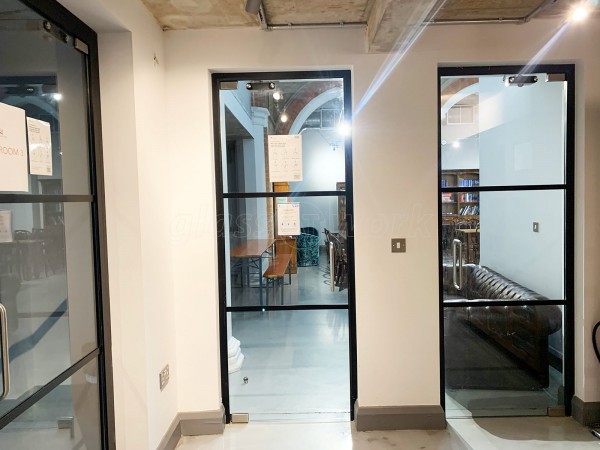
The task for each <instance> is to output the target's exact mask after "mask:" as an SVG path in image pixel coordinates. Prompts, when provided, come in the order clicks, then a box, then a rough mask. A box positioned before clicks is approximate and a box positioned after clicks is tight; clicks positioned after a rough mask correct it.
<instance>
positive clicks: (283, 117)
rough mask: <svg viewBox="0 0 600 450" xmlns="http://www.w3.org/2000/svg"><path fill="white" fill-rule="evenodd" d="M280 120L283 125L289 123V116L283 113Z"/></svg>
mask: <svg viewBox="0 0 600 450" xmlns="http://www.w3.org/2000/svg"><path fill="white" fill-rule="evenodd" d="M279 120H281V122H283V123H286V122H287V121H288V115H287V114H286V113H283V114H282V115H281V116H279Z"/></svg>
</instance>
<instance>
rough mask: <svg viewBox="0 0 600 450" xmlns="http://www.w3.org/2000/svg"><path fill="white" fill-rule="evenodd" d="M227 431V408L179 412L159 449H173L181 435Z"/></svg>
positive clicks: (199, 434) (200, 434)
mask: <svg viewBox="0 0 600 450" xmlns="http://www.w3.org/2000/svg"><path fill="white" fill-rule="evenodd" d="M223 431H225V408H224V407H223V405H221V409H219V410H217V411H202V412H185V413H179V414H177V416H175V419H173V422H172V423H171V426H170V427H169V429H168V430H167V432H166V433H165V436H164V437H163V438H162V440H161V441H160V444H159V445H158V447H157V450H173V449H174V448H175V447H176V446H177V443H178V442H179V440H180V439H181V436H202V435H207V434H223Z"/></svg>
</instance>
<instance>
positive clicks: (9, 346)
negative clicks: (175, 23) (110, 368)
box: [0, 0, 109, 449]
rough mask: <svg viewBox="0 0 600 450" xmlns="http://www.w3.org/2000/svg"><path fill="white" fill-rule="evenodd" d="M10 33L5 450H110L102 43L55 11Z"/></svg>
mask: <svg viewBox="0 0 600 450" xmlns="http://www.w3.org/2000/svg"><path fill="white" fill-rule="evenodd" d="M55 18H58V19H55ZM0 25H1V27H0V28H1V31H0V34H1V35H2V39H0V54H1V55H2V66H1V67H0V148H1V151H0V158H1V159H2V161H0V180H1V181H0V183H1V185H0V330H1V341H2V342H1V348H2V352H0V361H1V363H2V377H1V380H0V387H1V389H2V392H1V399H0V447H2V448H49V449H53V448H57V449H58V448H61V449H66V448H88V449H92V448H93V449H97V448H108V446H109V442H108V426H107V418H108V412H107V400H106V393H105V380H106V377H105V367H106V364H105V355H104V351H103V349H104V342H105V339H107V337H108V336H107V333H108V328H105V327H101V326H99V324H101V323H102V321H103V319H104V315H105V314H107V311H106V310H105V309H104V308H103V306H102V299H103V298H104V297H103V296H102V292H103V288H105V286H106V285H105V283H106V279H105V278H103V276H102V274H101V270H100V269H101V265H102V261H104V262H105V259H103V257H102V258H101V254H104V247H103V244H102V243H101V242H104V241H101V234H102V233H103V231H102V229H103V226H102V219H101V217H103V209H102V206H101V202H102V191H101V190H99V188H98V184H97V180H96V176H97V171H99V170H101V158H100V155H99V154H97V153H96V151H98V150H99V142H100V140H99V135H98V134H97V131H98V129H99V128H98V124H99V115H98V112H97V111H96V107H97V103H96V101H97V99H98V97H97V95H98V78H97V59H96V58H97V45H96V35H95V33H93V31H92V30H91V29H89V28H88V27H86V26H85V25H84V24H83V23H81V22H80V21H78V20H77V19H76V18H75V17H74V16H72V15H71V14H70V13H68V12H67V11H66V10H65V9H64V8H63V7H62V6H60V5H59V4H58V3H56V2H54V1H44V2H42V1H33V0H32V1H18V0H7V1H3V2H2V4H1V6H0ZM92 96H94V98H93V99H92Z"/></svg>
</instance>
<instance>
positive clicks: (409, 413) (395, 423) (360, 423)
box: [354, 402, 446, 431]
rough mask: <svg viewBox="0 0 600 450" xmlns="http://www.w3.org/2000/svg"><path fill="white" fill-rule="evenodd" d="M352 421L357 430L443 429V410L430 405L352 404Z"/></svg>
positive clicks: (444, 425)
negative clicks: (362, 405) (363, 405)
mask: <svg viewBox="0 0 600 450" xmlns="http://www.w3.org/2000/svg"><path fill="white" fill-rule="evenodd" d="M354 421H355V423H356V429H357V430H358V431H374V430H443V429H445V428H446V417H445V415H444V410H443V409H442V407H441V406H439V405H432V406H365V407H361V406H359V405H358V402H356V403H355V405H354Z"/></svg>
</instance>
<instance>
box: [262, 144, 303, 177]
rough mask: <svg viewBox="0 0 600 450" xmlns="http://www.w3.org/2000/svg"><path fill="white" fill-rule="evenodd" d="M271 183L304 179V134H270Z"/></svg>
mask: <svg viewBox="0 0 600 450" xmlns="http://www.w3.org/2000/svg"><path fill="white" fill-rule="evenodd" d="M269 176H270V180H271V183H280V182H290V181H292V182H293V181H302V135H300V134H292V135H287V134H282V135H274V136H269Z"/></svg>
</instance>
